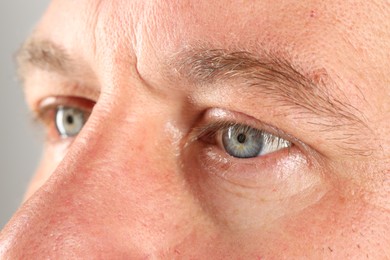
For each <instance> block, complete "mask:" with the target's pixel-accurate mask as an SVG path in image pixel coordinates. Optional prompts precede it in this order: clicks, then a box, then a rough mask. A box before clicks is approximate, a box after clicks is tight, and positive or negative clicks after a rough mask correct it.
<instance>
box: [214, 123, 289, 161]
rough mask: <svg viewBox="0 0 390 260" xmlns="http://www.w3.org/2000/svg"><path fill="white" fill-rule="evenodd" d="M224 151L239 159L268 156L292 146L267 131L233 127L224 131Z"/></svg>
mask: <svg viewBox="0 0 390 260" xmlns="http://www.w3.org/2000/svg"><path fill="white" fill-rule="evenodd" d="M221 139H222V145H223V148H224V150H225V151H226V152H227V153H228V154H229V155H231V156H233V157H237V158H252V157H257V156H260V155H266V154H269V153H272V152H276V151H278V150H281V149H284V148H287V147H290V146H291V143H290V142H289V141H287V140H284V139H282V138H280V137H277V136H275V135H272V134H270V133H267V132H265V131H262V130H259V129H256V128H252V127H250V126H246V125H231V126H228V127H227V128H225V129H223V130H222V133H221Z"/></svg>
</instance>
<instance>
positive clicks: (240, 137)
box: [237, 134, 246, 144]
mask: <svg viewBox="0 0 390 260" xmlns="http://www.w3.org/2000/svg"><path fill="white" fill-rule="evenodd" d="M245 140H246V137H245V135H244V134H239V135H238V136H237V141H238V142H239V143H240V144H242V143H244V142H245Z"/></svg>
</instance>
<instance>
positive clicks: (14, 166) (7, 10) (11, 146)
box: [0, 0, 50, 230]
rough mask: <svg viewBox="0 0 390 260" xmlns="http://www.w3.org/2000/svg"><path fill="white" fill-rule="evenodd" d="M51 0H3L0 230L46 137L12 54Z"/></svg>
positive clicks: (16, 203)
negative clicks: (28, 105) (31, 111)
mask: <svg viewBox="0 0 390 260" xmlns="http://www.w3.org/2000/svg"><path fill="white" fill-rule="evenodd" d="M49 2H50V1H49V0H34V1H26V0H1V1H0V39H1V41H0V230H1V229H2V228H3V226H4V225H5V224H6V223H7V222H8V220H9V218H10V217H11V216H12V215H13V213H14V212H15V211H16V209H17V208H18V207H19V204H20V202H21V200H22V197H23V193H24V190H25V189H26V186H27V184H28V182H29V179H30V178H31V176H32V174H33V172H34V169H35V168H36V166H37V165H38V160H39V158H40V154H41V141H42V139H43V137H42V134H40V133H39V131H38V129H39V128H37V127H34V126H33V123H32V120H31V119H30V116H29V113H28V110H27V108H26V106H25V104H24V98H23V91H22V87H21V86H20V84H19V83H18V81H17V77H16V70H15V63H14V61H13V54H14V53H15V51H16V50H17V49H18V47H19V46H20V45H21V43H22V42H23V40H24V39H25V38H26V37H27V36H28V35H29V34H30V32H31V31H32V29H33V28H34V25H35V24H36V23H37V22H38V20H39V18H40V16H41V15H42V14H43V12H44V11H45V9H46V7H47V5H48V4H49Z"/></svg>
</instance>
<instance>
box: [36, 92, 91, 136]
mask: <svg viewBox="0 0 390 260" xmlns="http://www.w3.org/2000/svg"><path fill="white" fill-rule="evenodd" d="M94 105H95V102H94V101H92V100H89V99H85V98H81V97H62V96H57V97H48V98H46V99H44V100H42V101H41V102H40V104H39V107H38V109H37V110H36V114H35V117H36V119H38V121H39V122H42V123H43V125H44V126H45V130H46V136H47V138H48V139H47V140H48V141H50V142H55V141H61V139H62V140H64V139H66V138H71V137H75V136H76V135H78V134H79V133H80V131H81V129H82V128H83V127H84V125H85V123H86V122H87V120H88V118H89V116H90V115H91V113H92V109H93V107H94ZM59 137H60V138H59Z"/></svg>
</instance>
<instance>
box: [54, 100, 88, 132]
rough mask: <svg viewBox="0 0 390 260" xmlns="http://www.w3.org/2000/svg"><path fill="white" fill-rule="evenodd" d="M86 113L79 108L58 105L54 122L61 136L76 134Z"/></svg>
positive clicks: (81, 126)
mask: <svg viewBox="0 0 390 260" xmlns="http://www.w3.org/2000/svg"><path fill="white" fill-rule="evenodd" d="M86 119H87V118H86V115H85V112H83V111H82V110H80V109H77V108H74V107H63V106H60V107H58V108H57V110H56V114H55V124H56V128H57V131H58V133H59V134H60V135H61V136H62V137H72V136H76V135H77V134H78V133H79V132H80V131H81V129H82V128H83V126H84V124H85V122H86Z"/></svg>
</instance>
